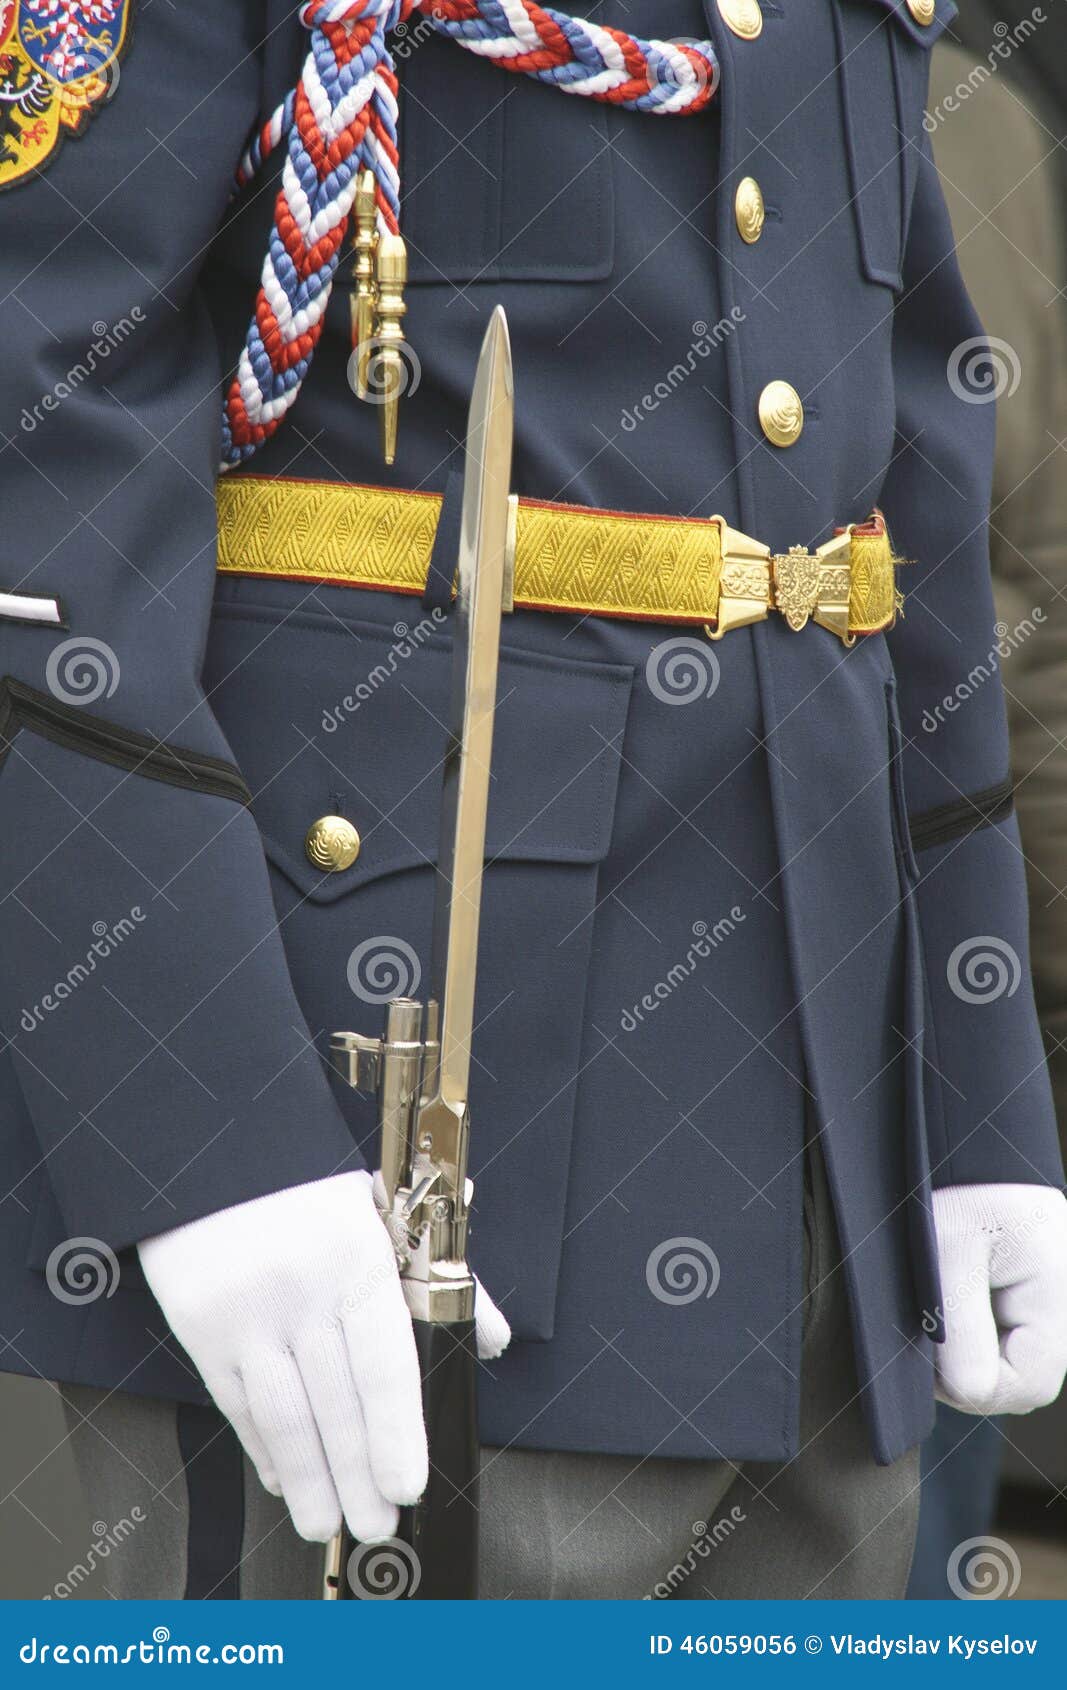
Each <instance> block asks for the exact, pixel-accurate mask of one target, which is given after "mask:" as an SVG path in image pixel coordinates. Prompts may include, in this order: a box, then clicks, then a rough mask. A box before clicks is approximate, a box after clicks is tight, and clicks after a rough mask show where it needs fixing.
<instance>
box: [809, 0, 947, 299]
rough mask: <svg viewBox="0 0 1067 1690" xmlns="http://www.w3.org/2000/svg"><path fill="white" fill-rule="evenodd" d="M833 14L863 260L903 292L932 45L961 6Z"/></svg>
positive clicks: (856, 2) (876, 5)
mask: <svg viewBox="0 0 1067 1690" xmlns="http://www.w3.org/2000/svg"><path fill="white" fill-rule="evenodd" d="M834 16H835V25H836V30H837V48H838V63H839V66H840V78H841V100H842V107H843V113H842V115H843V119H844V127H845V145H846V150H847V152H848V164H849V176H850V182H851V188H852V206H853V211H854V214H855V219H856V234H857V238H858V241H859V251H860V264H861V267H862V270H863V274H864V275H865V276H866V277H867V280H868V281H871V282H880V283H882V284H883V285H884V286H886V287H890V288H894V289H899V288H900V287H901V286H902V277H901V266H902V263H903V255H904V243H905V235H906V231H907V225H908V216H909V212H910V209H911V197H912V191H913V189H914V186H915V175H916V167H917V164H918V155H919V150H920V148H921V145H922V141H923V116H924V112H923V107H924V102H925V100H926V89H927V83H928V80H929V73H930V48H931V47H932V46H933V44H934V42H935V41H936V40H937V39H938V38H939V36H940V35H941V34H942V33H943V32H944V30H945V29H946V28H947V26H948V25H949V24H950V23H951V22H952V19H953V18H954V17H955V16H956V6H955V5H954V4H953V0H936V6H935V9H934V15H933V18H932V20H931V22H930V23H928V24H922V23H920V22H919V21H918V20H917V19H916V18H915V17H914V16H913V14H912V12H911V10H910V9H909V7H908V4H907V0H835V3H834Z"/></svg>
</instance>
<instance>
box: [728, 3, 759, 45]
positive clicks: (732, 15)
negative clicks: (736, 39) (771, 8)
mask: <svg viewBox="0 0 1067 1690" xmlns="http://www.w3.org/2000/svg"><path fill="white" fill-rule="evenodd" d="M718 6H719V15H720V17H721V18H722V21H723V23H724V24H725V25H726V27H727V29H732V30H733V32H734V34H735V35H739V36H740V37H741V39H742V41H755V39H756V37H757V35H758V34H759V33H760V31H761V29H762V28H763V13H762V12H761V11H760V9H759V6H758V5H757V3H756V0H718Z"/></svg>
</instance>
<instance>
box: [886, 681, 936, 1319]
mask: <svg viewBox="0 0 1067 1690" xmlns="http://www.w3.org/2000/svg"><path fill="white" fill-rule="evenodd" d="M886 714H887V722H888V732H889V739H888V744H889V774H890V783H891V796H892V815H893V842H894V846H895V849H896V856H897V866H898V872H899V879H900V898H901V914H902V918H903V932H904V1004H903V1025H902V1027H901V1033H902V1035H903V1057H902V1060H903V1062H904V1109H905V1117H906V1118H905V1122H904V1130H905V1134H906V1145H907V1157H906V1173H907V1186H908V1195H907V1218H908V1236H909V1240H910V1243H911V1254H912V1271H913V1276H914V1283H915V1295H916V1300H917V1303H918V1308H919V1313H920V1318H921V1321H922V1326H923V1330H924V1332H926V1333H927V1335H928V1336H929V1337H932V1338H933V1339H934V1340H935V1342H938V1343H940V1342H942V1341H943V1339H944V1328H943V1324H942V1322H943V1315H942V1307H941V1276H940V1270H939V1268H938V1261H937V1236H936V1233H935V1230H934V1221H933V1205H932V1200H931V1180H930V1151H929V1145H928V1141H927V1130H926V1080H927V1076H926V1067H927V1059H926V1054H925V1050H924V1043H925V1039H926V1029H927V1025H928V1008H927V990H926V973H925V968H924V966H923V951H922V935H921V932H920V928H919V910H918V904H917V900H916V896H915V887H916V884H917V882H918V880H919V867H918V863H917V862H916V859H915V853H914V851H913V849H912V844H911V833H910V829H909V826H908V811H907V804H906V802H905V796H904V779H903V769H902V766H901V765H902V752H903V738H902V735H901V729H900V720H899V716H898V713H897V701H896V687H895V685H894V683H893V682H892V681H888V682H887V683H886Z"/></svg>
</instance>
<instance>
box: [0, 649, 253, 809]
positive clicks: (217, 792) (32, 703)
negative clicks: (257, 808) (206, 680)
mask: <svg viewBox="0 0 1067 1690" xmlns="http://www.w3.org/2000/svg"><path fill="white" fill-rule="evenodd" d="M22 728H25V729H26V730H27V731H28V732H29V733H35V734H39V735H40V737H41V738H42V739H50V740H51V741H52V742H53V744H55V745H62V746H64V747H65V748H66V749H67V750H69V751H77V752H79V753H80V754H81V755H82V756H84V757H93V758H95V759H96V761H97V762H100V763H111V764H112V765H113V766H114V767H115V768H117V769H126V770H127V771H129V772H130V773H132V774H138V775H144V776H145V777H146V778H147V779H148V780H160V781H163V782H165V783H166V785H168V786H181V787H186V788H188V789H189V790H190V791H192V792H204V793H207V794H208V795H209V796H211V797H215V798H231V799H233V801H234V802H235V803H237V804H250V803H251V802H252V794H251V792H250V791H249V790H248V787H247V786H246V784H245V782H244V780H243V779H242V777H241V775H240V773H239V772H238V770H237V769H236V768H235V767H234V765H233V764H232V763H226V762H224V761H223V760H222V758H221V757H208V756H205V755H204V754H203V753H202V752H199V751H188V750H186V748H185V747H184V746H181V745H170V744H168V743H167V742H166V741H165V740H161V739H153V738H152V736H151V735H150V734H142V733H137V732H135V730H134V729H133V728H124V727H120V726H119V725H118V724H117V723H116V722H104V721H101V719H100V717H99V716H92V715H90V714H89V713H88V712H87V711H85V710H83V709H79V708H77V707H76V706H74V705H70V704H61V703H60V702H59V700H58V699H55V698H50V697H49V696H48V694H47V693H43V692H38V691H37V689H36V688H35V687H30V686H27V685H26V683H25V682H24V681H17V680H15V679H14V678H13V677H12V676H11V675H6V676H5V677H4V679H3V680H2V681H0V762H2V761H3V758H4V756H5V754H6V752H7V751H8V749H9V748H10V746H11V743H12V741H13V740H14V738H15V735H16V734H17V733H18V732H19V730H20V729H22Z"/></svg>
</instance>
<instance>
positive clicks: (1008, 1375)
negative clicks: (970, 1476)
mask: <svg viewBox="0 0 1067 1690" xmlns="http://www.w3.org/2000/svg"><path fill="white" fill-rule="evenodd" d="M933 1209H934V1224H935V1226H936V1228H937V1247H938V1260H939V1264H940V1268H941V1287H942V1293H943V1300H944V1305H945V1327H946V1332H947V1336H946V1340H945V1342H944V1343H943V1344H939V1345H938V1346H937V1351H936V1358H935V1365H936V1385H935V1394H936V1395H937V1397H938V1398H939V1399H940V1401H941V1402H945V1403H948V1404H950V1406H951V1407H953V1408H959V1409H962V1410H963V1411H964V1413H967V1414H1028V1413H1029V1412H1030V1410H1031V1409H1033V1408H1043V1407H1044V1406H1045V1404H1046V1403H1050V1402H1052V1401H1054V1399H1055V1398H1056V1397H1057V1396H1058V1395H1059V1392H1060V1388H1061V1386H1062V1385H1063V1378H1064V1371H1065V1369H1067V1199H1065V1198H1064V1194H1063V1192H1062V1191H1057V1190H1056V1189H1055V1188H1054V1187H1052V1186H1047V1185H953V1186H948V1187H946V1188H945V1189H944V1190H941V1191H935V1192H934V1194H933Z"/></svg>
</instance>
